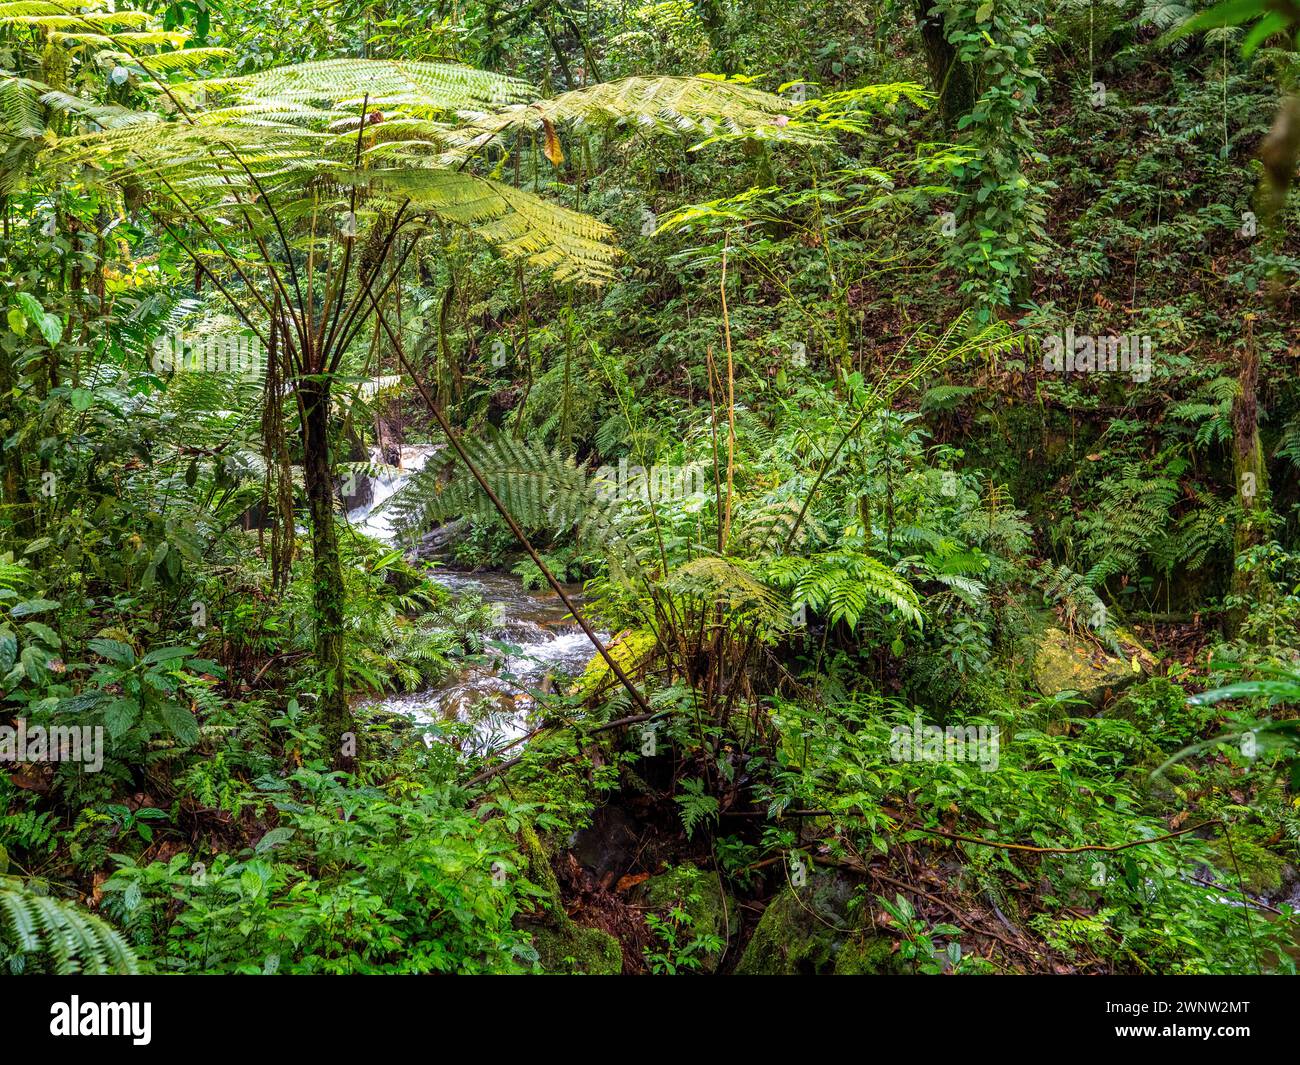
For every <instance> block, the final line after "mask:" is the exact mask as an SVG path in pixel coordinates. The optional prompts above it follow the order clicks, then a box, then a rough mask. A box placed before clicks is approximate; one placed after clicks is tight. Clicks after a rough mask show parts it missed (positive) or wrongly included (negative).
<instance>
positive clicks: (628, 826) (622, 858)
mask: <svg viewBox="0 0 1300 1065" xmlns="http://www.w3.org/2000/svg"><path fill="white" fill-rule="evenodd" d="M639 839H640V837H639V835H638V833H637V831H636V828H635V826H634V825H633V824H632V820H631V818H629V817H628V816H627V814H625V813H624V812H623V811H622V810H621V809H619V808H618V807H617V806H601V807H598V808H597V809H596V810H595V812H594V813H593V814H592V815H591V824H590V825H588V826H587V827H586V828H583V829H580V830H579V831H578V832H575V833H574V834H573V839H572V840H571V841H570V843H569V849H570V851H572V852H573V855H574V857H576V858H577V859H578V861H579V862H581V863H582V865H583V867H584V868H585V869H586V870H587V871H588V872H589V873H591V875H592V876H593V877H595V878H596V880H597V881H598V882H599V883H602V884H606V885H608V884H610V883H612V882H613V881H614V880H616V879H618V878H619V877H620V876H622V875H623V874H624V873H626V872H627V871H628V870H629V869H630V868H631V867H632V863H633V862H634V861H635V860H636V857H637V849H638V842H639ZM651 868H653V866H651Z"/></svg>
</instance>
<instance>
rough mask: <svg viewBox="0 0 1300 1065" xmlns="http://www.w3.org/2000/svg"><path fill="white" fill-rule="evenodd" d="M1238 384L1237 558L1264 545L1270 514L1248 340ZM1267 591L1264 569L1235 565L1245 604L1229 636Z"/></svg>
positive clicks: (1254, 362) (1232, 617) (1237, 592)
mask: <svg viewBox="0 0 1300 1065" xmlns="http://www.w3.org/2000/svg"><path fill="white" fill-rule="evenodd" d="M1247 328H1249V325H1248V326H1247ZM1237 383H1238V384H1239V385H1240V386H1241V390H1240V394H1239V395H1238V396H1237V398H1236V399H1235V400H1233V403H1232V473H1233V477H1234V478H1235V480H1236V484H1237V498H1238V499H1239V500H1240V502H1241V508H1242V510H1243V511H1244V514H1243V516H1242V519H1241V521H1240V522H1238V523H1237V528H1236V531H1235V532H1234V534H1233V544H1232V547H1233V555H1234V558H1235V556H1237V555H1240V554H1241V553H1242V552H1243V551H1246V550H1249V549H1250V548H1252V547H1254V546H1255V545H1256V544H1258V543H1260V542H1261V539H1262V537H1263V534H1264V532H1265V529H1266V527H1267V522H1268V513H1269V507H1268V467H1267V466H1266V465H1265V463H1264V447H1263V444H1262V443H1261V442H1260V439H1259V416H1258V405H1259V401H1258V396H1257V389H1258V385H1259V353H1258V351H1256V349H1255V345H1254V343H1253V340H1252V339H1251V338H1249V337H1248V338H1247V341H1246V350H1245V352H1244V353H1243V354H1242V361H1241V369H1240V371H1239V372H1238V374H1237ZM1267 591H1268V585H1267V575H1266V574H1265V572H1264V571H1263V570H1261V569H1255V570H1253V571H1251V572H1245V571H1243V570H1240V569H1238V568H1237V567H1236V565H1234V566H1233V570H1232V594H1233V596H1234V597H1235V598H1238V599H1242V600H1245V602H1244V603H1242V604H1240V605H1238V606H1236V607H1234V608H1233V609H1232V610H1231V611H1230V612H1229V613H1228V616H1227V619H1226V628H1227V631H1228V635H1229V636H1235V635H1236V634H1237V631H1238V630H1239V629H1240V628H1241V623H1242V621H1244V620H1245V617H1246V612H1247V610H1248V609H1249V604H1250V603H1251V602H1258V601H1259V599H1260V598H1261V597H1263V596H1264V595H1266V594H1267Z"/></svg>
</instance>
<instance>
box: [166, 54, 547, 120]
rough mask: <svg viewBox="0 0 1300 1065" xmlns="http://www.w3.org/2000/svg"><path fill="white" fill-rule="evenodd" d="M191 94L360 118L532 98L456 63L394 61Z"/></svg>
mask: <svg viewBox="0 0 1300 1065" xmlns="http://www.w3.org/2000/svg"><path fill="white" fill-rule="evenodd" d="M185 91H186V93H189V94H194V93H200V92H202V93H208V94H214V95H221V94H233V95H234V96H236V97H238V98H239V99H241V100H243V101H245V102H249V103H254V102H259V101H261V102H267V101H294V102H298V103H303V104H314V105H317V106H329V107H340V108H344V109H347V110H351V111H352V112H354V113H355V111H356V109H357V108H358V107H360V105H361V104H362V102H366V103H367V106H368V107H372V108H379V109H388V108H392V109H395V110H404V111H410V112H413V113H417V112H418V113H442V114H446V113H448V112H454V111H460V110H467V109H473V110H481V109H483V108H485V107H498V106H500V105H502V104H507V103H510V102H512V101H514V100H520V99H526V98H527V97H528V96H530V95H531V89H530V88H529V86H528V84H527V83H526V82H523V81H519V80H518V79H516V78H510V77H506V76H505V75H502V74H491V73H488V72H487V71H483V70H475V69H474V68H473V67H464V66H459V65H457V64H454V63H414V62H407V61H399V60H393V59H325V60H320V61H318V62H313V63H298V64H294V65H292V66H284V67H274V68H272V69H270V70H264V71H260V72H259V73H257V74H246V75H242V76H239V77H228V78H208V79H205V80H202V81H195V82H191V83H190V84H189V85H187V86H185Z"/></svg>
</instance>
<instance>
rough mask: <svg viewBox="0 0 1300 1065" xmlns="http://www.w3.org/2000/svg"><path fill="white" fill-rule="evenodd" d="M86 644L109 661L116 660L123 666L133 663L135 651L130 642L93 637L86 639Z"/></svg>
mask: <svg viewBox="0 0 1300 1065" xmlns="http://www.w3.org/2000/svg"><path fill="white" fill-rule="evenodd" d="M86 646H87V647H89V648H90V649H91V650H92V651H94V652H95V654H97V655H99V656H100V657H101V658H107V659H108V660H109V661H110V662H116V663H118V664H119V665H123V666H133V665H135V651H134V649H132V647H131V645H130V644H125V643H122V642H121V641H120V640H105V639H94V640H88V641H87V642H86Z"/></svg>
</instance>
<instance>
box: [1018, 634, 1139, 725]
mask: <svg viewBox="0 0 1300 1065" xmlns="http://www.w3.org/2000/svg"><path fill="white" fill-rule="evenodd" d="M1114 631H1115V632H1116V634H1117V643H1118V647H1119V649H1120V650H1122V651H1123V652H1124V655H1125V657H1123V658H1121V657H1119V655H1116V654H1112V653H1110V652H1107V651H1103V650H1101V649H1100V648H1099V647H1098V646H1097V645H1096V644H1094V643H1092V642H1091V641H1088V640H1084V639H1080V638H1079V637H1077V636H1072V635H1070V634H1069V633H1067V632H1065V631H1064V630H1063V629H1058V628H1048V629H1045V630H1044V631H1043V634H1042V636H1041V637H1040V638H1039V641H1038V648H1037V650H1036V651H1035V653H1034V664H1033V677H1034V686H1035V687H1036V688H1037V689H1038V691H1039V692H1040V693H1041V694H1043V695H1048V696H1051V695H1059V694H1060V693H1061V692H1063V691H1076V692H1078V693H1079V695H1080V696H1081V697H1082V698H1083V699H1085V700H1087V702H1089V703H1090V704H1092V706H1094V707H1100V706H1101V705H1102V704H1103V703H1104V702H1105V701H1106V700H1107V699H1109V698H1110V697H1111V696H1112V695H1114V694H1115V693H1117V692H1119V691H1122V690H1123V689H1125V688H1127V687H1128V686H1129V685H1131V684H1132V683H1133V682H1134V681H1137V680H1139V679H1141V678H1142V676H1143V675H1144V672H1149V671H1150V669H1151V667H1152V666H1153V665H1154V663H1155V659H1154V658H1153V657H1152V655H1151V654H1150V652H1149V651H1147V650H1146V649H1145V648H1144V647H1142V645H1141V644H1139V643H1138V642H1137V641H1136V639H1134V638H1133V637H1132V636H1131V635H1129V634H1128V633H1127V632H1125V631H1124V630H1120V629H1116V630H1114Z"/></svg>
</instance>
